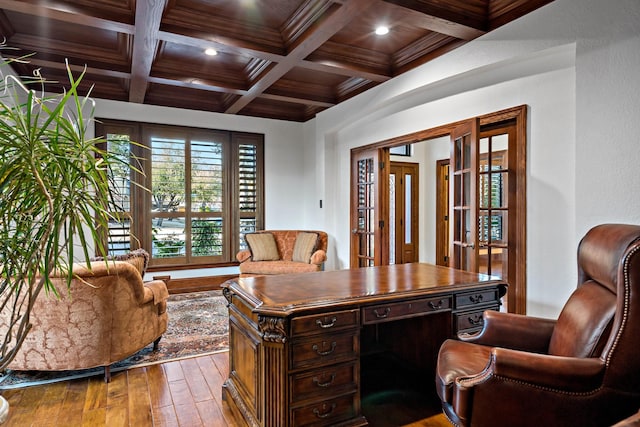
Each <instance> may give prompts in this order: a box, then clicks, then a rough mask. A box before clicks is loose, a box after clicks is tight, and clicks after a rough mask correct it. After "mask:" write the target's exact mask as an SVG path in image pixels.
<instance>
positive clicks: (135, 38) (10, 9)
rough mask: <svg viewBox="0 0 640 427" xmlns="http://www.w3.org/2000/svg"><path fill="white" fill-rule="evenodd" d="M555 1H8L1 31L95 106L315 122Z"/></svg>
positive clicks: (54, 86) (24, 68)
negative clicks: (382, 30) (78, 83)
mask: <svg viewBox="0 0 640 427" xmlns="http://www.w3.org/2000/svg"><path fill="white" fill-rule="evenodd" d="M551 1H552V0H137V1H136V0H104V1H96V0H65V1H62V0H60V1H57V0H50V1H43V0H25V1H16V0H0V31H1V32H2V35H3V36H4V38H5V40H6V44H7V46H10V47H12V48H18V49H19V50H17V51H14V50H5V51H3V55H4V56H15V55H17V54H20V53H23V54H24V53H33V52H34V53H35V54H34V55H33V56H32V57H31V58H30V64H29V65H20V66H14V69H15V70H16V72H18V74H20V75H29V74H30V73H31V72H32V71H33V68H39V69H41V71H42V74H43V75H44V76H45V77H46V78H47V79H48V80H51V81H52V82H51V83H48V89H49V90H51V91H56V92H57V91H59V90H60V89H61V84H62V85H64V82H65V81H67V82H68V80H67V77H66V71H65V68H64V63H65V59H66V60H68V62H69V64H70V65H71V69H72V70H73V71H74V72H75V73H74V74H78V73H79V72H80V71H82V69H83V68H84V67H85V66H86V75H85V77H84V80H83V86H82V90H83V91H85V92H86V90H87V89H88V88H89V87H90V86H91V85H93V92H92V96H94V97H96V98H105V99H114V100H120V101H128V102H134V103H144V104H153V105H164V106H172V107H179V108H189V109H196V110H204V111H214V112H220V113H228V114H240V115H246V116H255V117H267V118H275V119H282V120H290V121H306V120H309V119H311V118H313V117H314V116H315V114H316V113H318V112H320V111H322V110H324V109H327V108H329V107H331V106H333V105H336V104H338V103H340V102H342V101H344V100H346V99H349V98H351V97H353V96H355V95H357V94H359V93H361V92H363V91H366V90H368V89H371V88H372V87H374V86H376V85H378V84H380V83H383V82H385V81H387V80H389V79H391V78H393V77H395V76H398V75H400V74H402V73H404V72H406V71H408V70H411V69H412V68H415V67H417V66H418V65H422V64H424V63H427V62H429V61H431V60H432V59H434V58H436V57H438V56H440V55H442V54H444V53H447V52H450V51H451V50H453V49H456V48H458V47H460V46H462V45H463V44H465V43H467V42H468V41H470V40H473V39H475V38H476V37H479V36H481V35H483V34H485V33H487V32H489V31H492V30H494V29H495V28H498V27H500V26H501V25H504V24H506V23H508V22H510V21H512V20H514V19H516V18H519V17H521V16H523V15H525V14H527V13H529V12H531V11H533V10H535V9H537V8H539V7H541V6H543V5H545V4H547V3H550V2H551ZM379 25H386V26H387V27H388V28H389V33H388V34H386V35H376V34H375V32H374V30H375V28H376V27H377V26H379ZM208 48H211V49H215V50H216V52H217V55H215V56H208V55H206V54H205V53H204V51H205V49H208ZM57 82H60V83H57Z"/></svg>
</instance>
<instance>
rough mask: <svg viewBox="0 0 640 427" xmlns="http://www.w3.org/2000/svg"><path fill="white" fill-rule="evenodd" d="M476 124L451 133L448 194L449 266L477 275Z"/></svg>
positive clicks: (478, 130)
mask: <svg viewBox="0 0 640 427" xmlns="http://www.w3.org/2000/svg"><path fill="white" fill-rule="evenodd" d="M479 135H480V122H479V120H478V119H477V118H474V119H471V120H468V121H467V122H465V123H463V124H461V125H459V126H457V127H456V128H455V129H454V131H453V132H452V133H451V164H450V177H449V191H450V197H449V198H450V202H451V210H450V214H449V218H450V221H449V227H450V234H449V235H450V236H451V242H450V247H451V249H450V251H449V253H450V257H449V260H450V263H449V265H450V266H451V267H454V268H458V269H461V270H466V271H473V272H477V271H478V253H479V252H478V249H479V244H478V168H479V164H478V151H479Z"/></svg>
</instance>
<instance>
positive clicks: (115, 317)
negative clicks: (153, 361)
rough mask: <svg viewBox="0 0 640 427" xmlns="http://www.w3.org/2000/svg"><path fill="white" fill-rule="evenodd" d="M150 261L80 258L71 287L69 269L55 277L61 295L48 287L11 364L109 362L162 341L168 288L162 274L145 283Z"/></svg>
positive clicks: (0, 330) (2, 330)
mask: <svg viewBox="0 0 640 427" xmlns="http://www.w3.org/2000/svg"><path fill="white" fill-rule="evenodd" d="M143 265H145V263H144V262H143V261H141V260H140V259H139V258H137V257H134V258H131V259H130V260H128V261H113V260H109V261H107V262H106V261H93V262H91V264H90V267H91V269H88V268H87V266H86V264H75V265H74V266H73V273H74V275H75V276H76V278H75V279H74V280H73V281H72V282H71V287H70V288H69V289H67V283H66V275H61V276H60V277H55V276H54V277H52V281H53V283H54V284H55V286H56V289H57V291H58V294H59V298H58V297H56V296H54V295H47V294H45V292H44V291H43V292H42V293H41V294H40V295H39V296H38V298H37V299H36V301H35V304H34V307H33V311H32V312H31V324H32V329H31V331H30V332H29V334H28V335H27V337H26V339H25V341H24V342H23V344H22V347H20V349H19V351H18V353H17V355H16V357H15V359H14V360H13V361H12V362H11V363H10V364H9V369H13V370H40V371H64V370H72V369H87V368H93V367H104V368H105V381H109V380H110V365H111V364H112V363H114V362H117V361H120V360H122V359H125V358H127V357H129V356H131V355H132V354H134V353H136V352H138V351H139V350H141V349H142V348H144V347H146V346H147V345H149V344H151V343H154V346H157V344H158V341H159V340H160V337H161V336H162V334H163V333H164V332H165V331H166V329H167V324H168V315H167V312H166V308H167V302H166V300H167V298H168V296H169V293H168V291H167V286H166V284H165V283H164V282H163V281H161V280H154V281H151V282H147V283H143V281H142V277H143V276H142V271H141V270H140V269H141V268H143ZM5 314H6V313H5V312H4V311H3V312H2V316H0V334H2V335H3V336H4V335H5V334H6V330H7V319H5V318H4V315H5Z"/></svg>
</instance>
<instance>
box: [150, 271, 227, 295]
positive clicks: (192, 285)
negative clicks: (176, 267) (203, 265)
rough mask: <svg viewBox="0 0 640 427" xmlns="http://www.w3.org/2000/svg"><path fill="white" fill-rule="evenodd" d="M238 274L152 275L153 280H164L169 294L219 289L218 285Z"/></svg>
mask: <svg viewBox="0 0 640 427" xmlns="http://www.w3.org/2000/svg"><path fill="white" fill-rule="evenodd" d="M237 277H238V276H237V275H235V274H227V275H222V276H203V277H188V278H180V279H178V278H175V279H172V278H171V276H161V275H159V276H153V279H154V280H164V281H165V283H166V284H167V289H168V290H169V294H183V293H187V292H200V291H211V290H215V289H220V285H221V284H223V283H224V282H226V281H227V280H230V279H235V278H237Z"/></svg>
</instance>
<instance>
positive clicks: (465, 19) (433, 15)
mask: <svg viewBox="0 0 640 427" xmlns="http://www.w3.org/2000/svg"><path fill="white" fill-rule="evenodd" d="M382 1H384V2H385V3H388V4H391V5H395V6H399V7H401V8H404V9H407V10H410V11H415V12H419V13H420V14H422V16H419V17H418V15H416V14H414V16H415V17H414V18H411V17H410V16H409V15H407V16H406V18H407V19H411V20H412V21H413V22H412V23H413V24H419V23H422V25H423V28H426V29H428V30H431V31H436V32H439V33H443V34H447V35H449V36H452V37H457V38H460V39H463V40H472V39H474V38H476V37H478V36H480V35H482V34H484V33H485V32H486V31H487V26H488V23H487V22H486V21H484V20H478V19H474V18H472V17H471V16H468V15H466V14H460V13H456V12H455V11H452V10H450V9H447V8H444V7H441V6H438V4H437V3H436V2H424V1H419V0H382Z"/></svg>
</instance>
